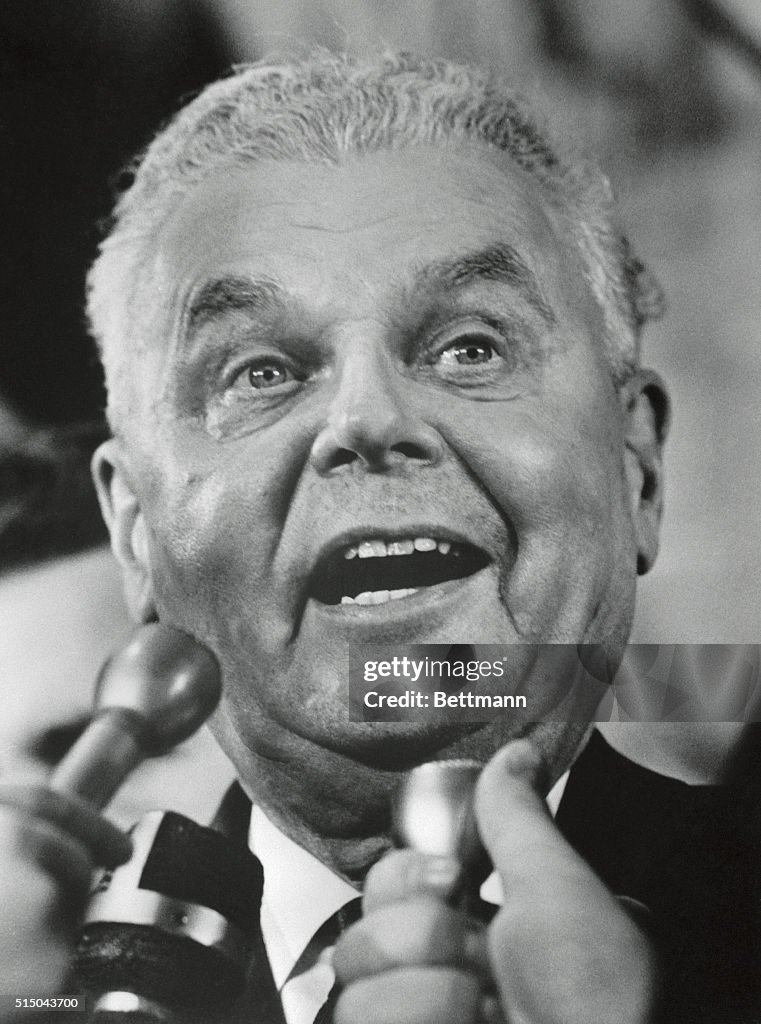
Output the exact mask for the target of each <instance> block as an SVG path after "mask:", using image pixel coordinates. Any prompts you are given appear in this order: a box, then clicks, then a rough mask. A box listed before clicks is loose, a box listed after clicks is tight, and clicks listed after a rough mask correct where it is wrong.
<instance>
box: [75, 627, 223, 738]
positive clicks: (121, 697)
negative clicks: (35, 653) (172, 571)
mask: <svg viewBox="0 0 761 1024" xmlns="http://www.w3.org/2000/svg"><path fill="white" fill-rule="evenodd" d="M220 693H221V679H220V673H219V666H218V665H217V661H216V658H215V657H214V655H213V654H212V653H211V652H210V651H208V650H207V649H206V648H205V647H204V646H202V645H201V644H200V643H199V642H198V641H197V640H195V639H194V638H193V637H192V636H190V635H189V634H187V633H183V632H182V631H181V630H179V629H175V628H174V627H173V626H167V625H164V623H161V622H152V623H149V624H148V625H147V626H143V627H141V629H139V630H138V631H137V633H136V634H135V635H134V637H133V638H132V640H131V641H130V642H129V644H127V646H126V647H125V648H123V649H122V650H121V651H118V652H117V653H116V654H115V655H114V656H113V657H112V658H110V659H109V660H108V661H107V662H106V664H105V665H104V666H103V668H102V669H101V672H100V675H99V677H98V681H97V683H96V685H95V713H96V715H97V714H98V713H102V712H103V711H106V710H108V709H111V708H119V709H125V710H128V711H130V712H132V713H133V714H135V715H137V716H138V718H140V720H141V723H142V725H143V726H144V729H143V730H142V744H143V745H144V746H145V753H146V754H150V755H156V754H163V753H166V752H167V751H169V750H171V748H172V747H173V746H175V745H176V744H177V743H181V742H182V741H183V740H185V739H187V738H188V737H189V736H192V734H193V733H194V732H195V731H196V730H197V729H198V728H200V726H201V725H202V724H203V723H204V722H205V721H206V719H207V718H208V717H209V715H210V714H211V713H212V711H213V710H214V708H215V707H216V706H217V704H218V702H219V697H220Z"/></svg>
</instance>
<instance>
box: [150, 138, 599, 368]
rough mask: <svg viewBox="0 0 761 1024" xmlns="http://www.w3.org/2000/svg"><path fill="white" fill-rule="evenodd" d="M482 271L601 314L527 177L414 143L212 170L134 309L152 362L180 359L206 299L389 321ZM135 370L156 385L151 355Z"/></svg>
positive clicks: (587, 316)
mask: <svg viewBox="0 0 761 1024" xmlns="http://www.w3.org/2000/svg"><path fill="white" fill-rule="evenodd" d="M479 275H480V276H481V277H482V278H484V279H487V278H488V279H490V280H497V281H501V282H502V283H504V284H505V285H506V286H507V287H509V288H512V289H513V290H514V292H515V294H516V296H517V297H520V298H522V299H524V300H527V301H529V302H530V303H531V304H533V306H534V307H535V308H536V309H538V310H539V311H540V312H543V313H544V314H546V319H547V320H549V321H553V320H555V321H557V320H562V321H565V320H569V321H570V320H578V321H583V322H584V323H585V324H586V325H587V326H589V324H590V323H591V322H592V321H593V320H596V319H599V310H598V308H597V305H596V303H595V302H594V301H593V300H592V297H591V295H590V293H589V289H588V287H587V285H586V281H585V278H584V275H583V272H582V270H581V265H580V260H579V258H578V253H577V252H576V251H575V246H574V245H573V242H572V239H571V238H570V236H569V231H568V229H567V227H566V225H565V224H564V222H563V220H562V217H561V216H559V215H558V213H557V212H556V211H555V209H554V207H553V205H552V204H551V203H550V202H549V200H548V197H547V195H546V194H545V192H544V191H543V189H542V187H541V185H540V184H539V183H538V182H537V181H536V180H535V179H534V178H533V177H532V176H531V175H529V174H528V173H527V172H525V171H523V170H522V169H521V168H519V167H517V166H516V165H515V164H514V162H513V161H512V160H511V159H510V158H509V157H508V156H507V155H506V154H504V153H500V152H498V151H496V150H489V149H487V148H486V147H482V146H480V145H477V146H476V145H467V146H466V145H462V144H458V145H449V146H446V147H435V148H434V147H430V146H418V147H414V148H407V149H402V150H393V151H389V150H383V151H378V152H374V153H368V154H363V155H355V156H351V157H347V159H346V160H345V161H344V162H343V163H341V164H340V165H335V164H309V163H305V162H300V161H260V162H256V163H250V164H243V165H241V164H240V163H237V164H233V163H230V164H228V165H225V166H223V167H219V168H217V169H215V170H214V171H213V173H211V174H209V175H208V176H207V177H206V178H205V179H204V180H203V181H202V182H201V183H199V184H197V185H196V186H195V187H194V188H193V189H192V190H191V191H190V192H189V193H188V194H187V195H185V196H184V197H183V199H182V200H181V202H180V203H179V204H178V206H177V207H176V208H175V210H174V211H173V213H172V214H171V216H170V217H169V218H168V220H167V221H166V222H165V223H164V225H163V226H162V227H161V229H160V230H159V231H158V232H157V233H156V236H155V238H154V240H153V244H152V252H151V256H150V258H149V259H148V260H147V261H146V264H145V266H144V270H143V274H142V278H143V283H142V291H143V294H142V295H141V296H140V297H139V300H138V303H137V305H138V308H139V309H140V310H142V314H141V315H147V316H149V318H150V323H149V324H148V325H146V326H147V330H146V331H145V332H144V334H145V335H146V338H147V337H148V336H149V337H150V349H151V352H152V354H153V355H154V357H155V355H156V353H157V352H163V353H164V354H167V353H173V352H175V351H176V349H177V346H178V344H179V343H180V342H181V340H182V336H183V332H186V331H187V329H188V326H189V323H190V322H191V321H192V319H193V317H194V316H195V315H197V314H198V312H199V309H200V312H201V313H203V312H204V309H207V310H208V308H209V305H210V304H211V305H214V304H219V303H225V302H228V303H229V304H230V305H231V306H234V305H235V303H237V302H242V301H246V302H247V303H248V304H249V306H250V305H251V304H255V303H256V302H258V301H261V302H263V303H266V302H268V301H269V300H270V299H272V297H273V296H274V297H276V298H277V300H278V301H280V302H284V303H287V302H293V303H294V304H298V305H299V307H300V308H301V309H302V310H303V311H304V314H305V317H306V318H307V319H308V318H309V316H310V315H312V314H314V315H315V316H317V315H318V314H319V316H321V317H329V316H332V317H334V318H336V319H340V318H343V319H350V320H360V319H363V318H367V317H371V318H375V319H377V318H383V317H391V318H392V317H393V315H394V312H395V310H397V309H398V308H399V306H400V305H406V306H409V305H410V304H413V305H414V303H415V302H417V301H420V300H421V297H422V296H425V298H426V301H430V297H431V294H432V293H435V292H436V289H438V293H439V294H440V295H441V296H442V297H444V296H446V295H447V294H448V292H449V290H450V289H451V288H452V287H455V286H456V285H457V284H459V283H461V282H462V281H465V280H470V279H477V278H478V277H479ZM230 282H235V287H234V288H231V287H230V286H229V283H230ZM246 282H249V284H250V288H249V289H248V293H247V294H246ZM139 362H140V364H141V367H142V369H143V370H144V371H145V372H141V371H140V369H138V373H139V374H140V376H142V377H143V378H144V379H145V378H146V375H147V376H148V378H149V379H151V380H155V379H156V366H155V365H154V364H153V360H148V362H146V360H145V359H143V358H141V359H140V360H139ZM148 363H151V365H150V366H149V365H148Z"/></svg>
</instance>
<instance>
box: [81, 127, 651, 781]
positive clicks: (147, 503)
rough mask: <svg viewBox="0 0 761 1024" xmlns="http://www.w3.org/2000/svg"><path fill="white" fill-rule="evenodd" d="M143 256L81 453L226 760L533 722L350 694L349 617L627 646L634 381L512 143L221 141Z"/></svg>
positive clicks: (137, 598) (433, 746) (632, 567)
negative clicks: (281, 145)
mask: <svg viewBox="0 0 761 1024" xmlns="http://www.w3.org/2000/svg"><path fill="white" fill-rule="evenodd" d="M148 278H149V279H150V280H151V281H152V284H153V287H154V293H153V297H152V298H150V297H148V296H147V295H146V296H145V297H144V298H145V301H146V302H147V303H149V304H150V303H151V302H153V303H155V306H150V305H149V310H150V314H151V316H152V318H153V319H152V323H153V328H152V330H153V329H155V333H154V335H153V337H151V338H150V339H149V343H148V344H147V345H146V352H145V354H144V355H141V357H140V360H139V362H137V361H136V364H135V369H134V374H135V376H134V382H135V395H136V404H135V408H136V410H137V413H136V415H135V416H134V418H133V419H132V420H131V421H130V422H128V423H125V424H124V431H125V439H124V440H123V441H120V442H118V443H117V444H116V445H115V446H112V448H111V449H107V450H106V455H105V456H104V458H105V460H106V462H105V463H104V466H105V467H106V468H105V469H104V468H103V467H102V469H101V477H102V478H103V479H106V480H107V478H108V472H107V469H108V465H109V464H110V463H113V464H114V465H115V466H116V469H117V472H116V475H115V476H114V477H113V478H112V479H111V480H110V498H109V501H110V503H111V509H112V511H111V515H112V528H113V530H114V533H115V536H116V538H117V550H119V549H121V556H122V560H123V561H124V563H125V565H126V566H127V570H128V577H129V580H128V582H129V583H130V589H131V592H132V594H133V604H134V605H135V607H136V608H137V610H138V612H139V613H141V614H144V615H145V614H148V613H149V611H150V608H151V606H152V604H153V603H154V602H155V605H156V607H157V608H158V611H159V614H160V615H161V616H163V617H165V618H166V619H167V620H169V621H173V622H175V623H178V624H180V625H182V626H184V627H185V628H186V629H188V630H189V631H191V632H193V633H195V634H196V635H197V636H199V637H200V638H201V639H202V640H203V641H204V642H206V643H207V644H208V645H209V646H210V647H211V648H212V649H214V650H215V651H216V652H217V653H218V655H219V657H220V660H221V662H222V665H223V669H224V679H225V686H226V691H225V698H224V705H223V709H222V711H221V713H220V717H219V721H218V730H219V732H220V734H221V735H222V740H223V743H224V744H225V746H226V747H227V749H228V751H229V752H230V753H231V754H232V756H233V758H234V759H235V760H236V761H237V763H238V765H239V768H241V770H242V772H243V775H244V777H250V776H251V775H253V774H255V773H256V770H255V767H252V765H255V763H258V764H259V765H261V764H264V763H266V765H267V766H268V769H269V770H272V771H275V772H277V771H278V770H280V769H279V768H278V767H277V766H278V765H280V766H282V765H284V764H289V763H290V762H291V761H292V760H293V759H294V758H295V760H296V763H297V765H299V766H300V767H301V769H302V770H304V765H305V764H306V765H310V764H312V765H317V766H318V767H316V768H315V771H316V772H317V774H319V773H320V772H321V771H323V770H324V771H325V773H326V774H327V769H326V768H324V765H326V764H327V763H328V761H330V763H331V764H332V763H333V762H335V763H343V759H344V758H346V757H349V758H350V759H354V761H355V762H356V763H359V764H361V765H365V766H367V765H371V764H379V763H381V762H382V761H383V758H384V757H386V758H388V756H389V755H388V752H389V750H393V752H394V757H396V758H397V759H398V762H399V763H400V764H402V763H405V762H406V763H409V761H410V760H413V759H422V758H424V757H425V756H430V755H431V754H432V753H433V752H438V753H441V752H442V751H443V750H457V752H458V753H461V752H463V751H465V750H475V751H477V752H481V753H483V752H484V751H485V750H488V749H489V748H490V747H493V746H494V745H495V743H496V742H498V738H497V737H495V735H494V734H495V732H496V733H499V738H500V739H501V738H504V737H505V736H509V735H514V734H517V733H519V732H522V731H524V730H525V729H526V728H527V726H526V724H525V723H524V722H522V721H521V719H520V717H519V716H520V713H518V712H516V713H515V717H512V718H511V719H510V720H509V721H505V722H503V723H501V724H499V725H493V724H492V725H489V726H487V727H484V728H478V729H476V728H475V727H473V726H470V727H468V728H469V729H470V730H471V732H470V733H468V734H467V735H466V736H464V737H463V736H462V735H461V733H460V731H459V730H456V729H454V727H452V726H446V725H438V726H436V727H433V726H431V727H424V726H411V725H410V726H384V725H364V724H357V723H349V722H348V712H347V707H348V704H347V667H348V647H349V645H350V644H352V643H360V642H372V641H387V640H396V641H399V642H400V643H402V642H412V641H414V642H431V643H451V642H468V643H511V642H514V641H521V640H530V641H534V642H553V641H571V642H577V641H584V640H586V641H594V640H601V641H604V642H605V643H606V644H607V645H608V646H609V648H611V649H613V650H614V651H618V650H620V647H621V645H622V644H623V642H624V641H625V638H626V636H627V634H628V629H629V625H630V621H631V616H632V609H633V600H634V581H635V575H636V561H637V556H638V551H640V552H641V551H642V550H643V548H644V549H648V554H651V553H652V552H650V550H649V548H652V550H653V551H654V545H655V535H656V533H657V518H658V516H657V511H655V510H654V501H653V500H651V492H652V491H653V487H652V480H651V479H650V478H649V477H647V473H646V472H645V470H644V469H643V465H644V463H646V462H647V461H648V456H646V455H643V452H644V449H645V448H646V447H647V446H650V447H651V448H653V450H654V448H655V447H657V445H656V444H655V441H654V428H652V427H651V423H652V418H651V417H650V415H649V413H647V412H644V413H643V412H642V406H643V404H644V405H645V406H647V407H648V408H649V403H648V401H647V398H646V397H644V398H643V394H645V392H644V391H643V387H642V386H640V385H638V383H637V380H636V378H635V380H634V382H633V383H632V385H631V386H630V388H629V389H628V390H625V392H624V393H623V395H621V394H617V392H616V390H615V389H614V386H613V384H612V381H611V374H610V369H609V366H608V364H607V361H606V356H605V352H604V349H603V342H602V327H601V320H602V318H601V313H600V310H599V308H598V306H597V305H596V304H595V302H594V301H593V299H592V297H591V295H590V292H589V290H588V288H587V286H586V284H585V281H584V278H583V275H582V269H581V263H580V259H579V256H578V254H577V252H576V251H575V249H574V248H573V246H572V244H571V243H570V241H569V240H568V239H567V238H566V237H564V234H563V232H562V230H561V229H560V228H559V226H558V224H556V222H555V219H554V217H553V216H552V215H551V214H550V213H549V212H548V209H547V206H546V203H545V202H544V200H543V198H542V196H541V193H540V191H539V188H538V186H537V185H536V184H535V183H534V182H533V180H531V179H530V178H529V177H528V176H527V175H525V174H524V173H523V172H521V171H520V170H519V169H517V168H516V167H514V166H513V165H512V164H511V162H510V161H509V160H507V158H505V157H503V156H501V155H497V154H490V153H487V152H486V151H482V150H480V149H479V148H475V147H467V148H465V147H459V148H456V147H453V148H449V149H439V150H433V149H428V148H416V149H408V150H403V151H398V152H382V153H374V154H370V155H365V156H361V157H355V158H350V159H348V160H347V161H346V163H345V165H343V166H340V167H334V166H322V165H306V164H302V163H296V162H293V163H289V162H280V163H264V164H256V165H252V166H251V167H249V168H239V167H238V168H232V167H228V168H224V169H220V170H218V171H217V172H216V173H214V174H213V175H212V176H211V177H209V178H208V179H207V180H206V181H205V182H204V183H203V184H201V185H200V186H198V187H197V188H196V189H195V191H193V192H192V193H191V194H190V195H189V196H187V197H186V198H185V199H184V201H183V202H182V204H181V206H180V207H179V209H178V210H177V212H176V213H175V214H174V215H173V216H172V218H171V220H170V221H169V223H168V224H167V225H166V227H165V229H164V230H163V231H162V233H161V235H160V237H159V238H158V239H157V246H156V259H155V263H154V265H153V266H152V268H151V269H150V273H149V275H148ZM638 410H639V411H638ZM643 438H645V440H643ZM651 442H652V443H651ZM651 461H652V460H651ZM646 478H647V480H648V481H649V482H646ZM107 489H108V488H107ZM133 495H134V496H135V499H134V500H133ZM648 546H649V548H648ZM515 671H516V672H517V673H520V672H528V671H529V668H528V661H527V660H526V658H525V657H523V656H522V655H519V654H517V653H516V664H515ZM558 685H559V686H561V687H562V685H563V682H562V680H560V681H559V683H558ZM528 717H529V718H530V717H531V708H530V707H529V710H528ZM543 729H544V727H542V728H540V729H538V730H537V732H536V735H537V737H538V741H539V742H543V743H544V745H545V746H546V747H547V752H548V753H549V755H550V756H555V754H556V747H557V746H558V744H561V745H562V740H561V738H560V734H562V733H563V732H564V730H559V731H558V730H551V729H549V728H547V729H546V733H545V731H543ZM320 758H322V759H323V760H322V761H321V760H320ZM325 759H328V760H325ZM331 759H332V760H331ZM387 763H388V762H387ZM273 766H275V767H274V768H273ZM357 770H359V769H357ZM282 771H283V772H284V773H285V774H286V775H287V774H288V772H289V771H290V772H291V774H293V769H292V768H290V769H286V768H283V769H282ZM306 774H308V771H307V772H306ZM355 785H357V776H356V775H352V776H351V778H350V780H349V781H348V782H347V789H348V788H350V787H351V786H355ZM347 799H349V797H347Z"/></svg>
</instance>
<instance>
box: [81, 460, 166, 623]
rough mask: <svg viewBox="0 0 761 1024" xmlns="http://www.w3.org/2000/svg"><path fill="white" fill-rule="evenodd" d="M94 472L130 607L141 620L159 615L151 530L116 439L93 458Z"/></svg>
mask: <svg viewBox="0 0 761 1024" xmlns="http://www.w3.org/2000/svg"><path fill="white" fill-rule="evenodd" d="M92 475H93V480H94V481H95V489H96V491H97V492H98V501H99V502H100V508H101V512H102V513H103V518H104V519H105V521H106V526H108V532H109V533H110V534H111V549H112V551H113V552H114V555H115V556H116V560H117V561H118V562H119V565H120V566H121V569H122V577H123V580H124V594H125V597H126V599H127V607H128V608H129V610H130V613H131V615H132V617H133V618H134V619H135V621H137V622H152V621H154V620H156V619H157V618H158V615H157V613H156V605H155V603H154V597H153V583H152V577H151V563H150V549H149V544H148V531H147V527H146V523H145V518H144V517H143V513H142V510H141V508H140V501H139V499H138V497H137V495H136V494H135V492H134V490H133V489H132V486H131V484H130V482H129V478H128V475H127V473H126V471H125V468H124V463H123V459H122V457H121V453H120V450H119V443H118V441H116V440H110V441H106V442H104V443H103V444H102V445H101V446H100V447H99V448H98V449H97V450H96V452H95V454H94V455H93V458H92Z"/></svg>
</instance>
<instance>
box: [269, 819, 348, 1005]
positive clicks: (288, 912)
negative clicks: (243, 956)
mask: <svg viewBox="0 0 761 1024" xmlns="http://www.w3.org/2000/svg"><path fill="white" fill-rule="evenodd" d="M249 846H250V848H251V850H252V852H253V853H255V854H256V856H257V857H258V858H259V860H260V861H261V863H262V867H263V869H264V894H263V896H262V914H261V921H262V936H263V938H264V945H265V948H266V950H267V956H268V958H269V962H270V967H271V969H272V977H273V979H274V981H275V985H276V987H277V989H278V991H280V989H282V987H283V985H284V984H285V982H286V980H287V978H288V975H289V974H290V973H291V971H292V970H293V968H294V966H295V964H296V961H297V960H298V959H299V957H300V956H301V954H302V953H303V952H304V950H305V949H306V947H307V945H308V944H309V941H310V939H311V938H312V936H313V935H314V933H315V932H316V931H317V929H318V928H319V927H320V925H322V924H324V923H325V921H327V920H328V918H329V917H331V916H332V915H333V914H335V912H336V911H337V910H340V909H341V907H343V906H344V905H345V904H346V903H348V902H349V901H350V900H353V899H354V898H355V897H356V896H357V895H358V892H357V890H356V889H354V888H353V887H352V886H351V885H349V883H348V882H346V881H344V879H343V878H339V876H338V875H336V874H334V873H333V872H332V871H331V870H330V869H329V868H327V867H325V865H324V864H323V863H322V862H321V861H319V860H318V859H317V858H316V857H314V856H313V855H312V854H311V853H308V852H307V851H306V850H305V849H303V847H301V846H299V845H298V844H297V843H294V841H293V840H292V839H289V838H288V836H286V835H284V834H283V833H282V832H281V831H280V829H279V828H277V826H276V825H273V824H272V822H271V821H270V820H269V818H268V817H267V816H266V815H265V814H264V812H263V811H262V810H261V808H259V807H257V806H256V805H255V806H254V808H253V811H252V813H251V827H250V830H249Z"/></svg>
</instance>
